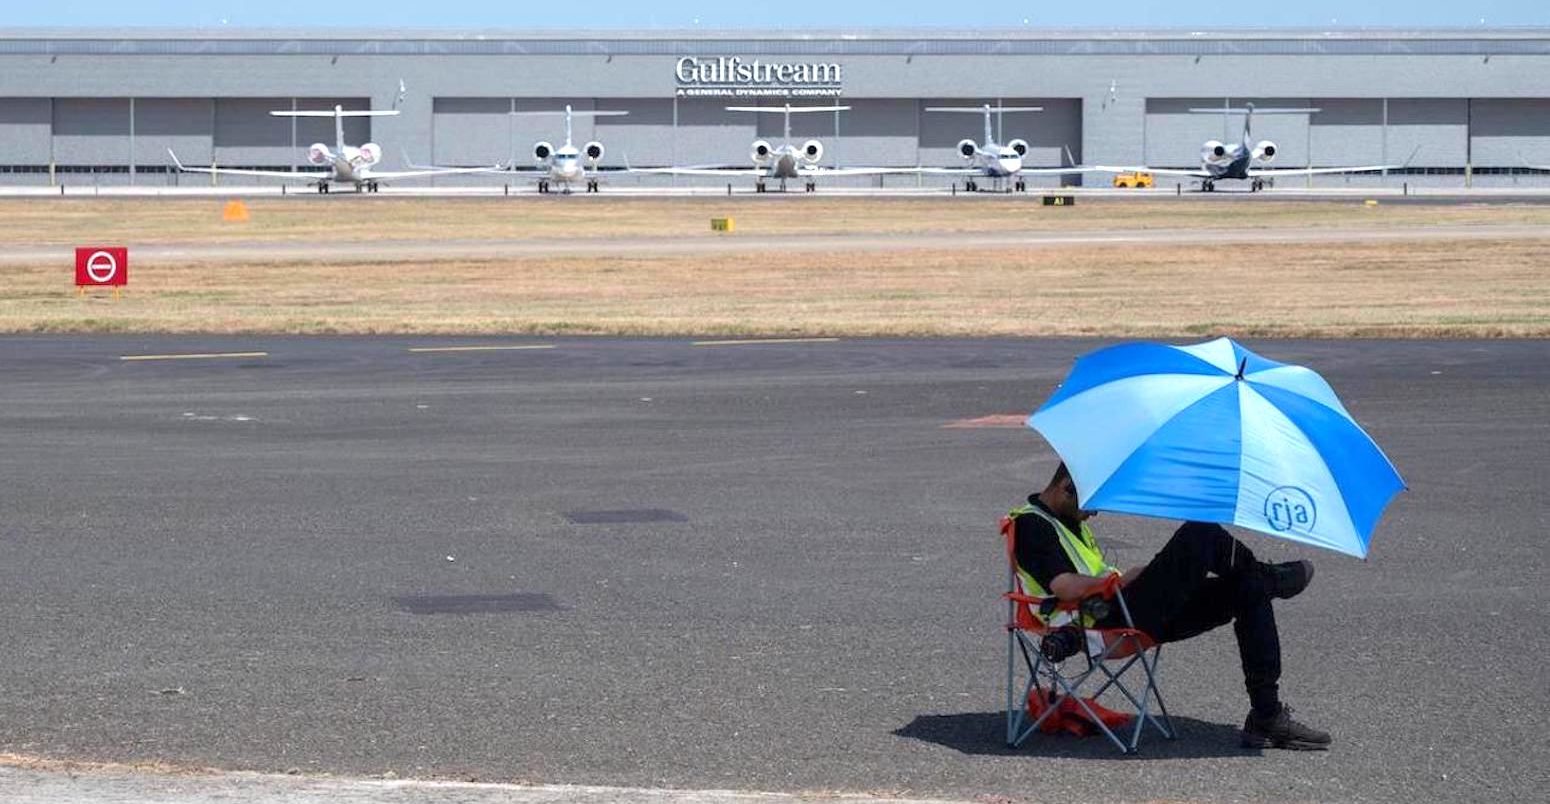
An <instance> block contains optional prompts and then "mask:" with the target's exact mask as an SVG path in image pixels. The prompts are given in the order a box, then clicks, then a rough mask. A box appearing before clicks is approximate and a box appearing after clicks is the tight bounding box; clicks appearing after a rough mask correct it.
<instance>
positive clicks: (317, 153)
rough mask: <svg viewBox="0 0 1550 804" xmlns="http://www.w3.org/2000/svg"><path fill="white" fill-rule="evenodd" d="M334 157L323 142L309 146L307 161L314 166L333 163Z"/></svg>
mask: <svg viewBox="0 0 1550 804" xmlns="http://www.w3.org/2000/svg"><path fill="white" fill-rule="evenodd" d="M333 157H334V155H333V154H332V153H330V152H329V150H328V146H327V145H324V144H323V143H321V142H314V143H312V144H311V145H309V146H307V161H308V162H311V163H312V164H314V165H326V164H328V163H329V162H332V161H333Z"/></svg>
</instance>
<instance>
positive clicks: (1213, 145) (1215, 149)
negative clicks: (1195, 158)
mask: <svg viewBox="0 0 1550 804" xmlns="http://www.w3.org/2000/svg"><path fill="white" fill-rule="evenodd" d="M1200 158H1201V159H1202V160H1204V161H1206V162H1213V163H1222V162H1230V161H1232V155H1231V154H1229V153H1228V151H1227V146H1226V145H1223V144H1222V143H1220V142H1217V141H1216V140H1209V141H1207V142H1206V144H1205V145H1202V146H1200Z"/></svg>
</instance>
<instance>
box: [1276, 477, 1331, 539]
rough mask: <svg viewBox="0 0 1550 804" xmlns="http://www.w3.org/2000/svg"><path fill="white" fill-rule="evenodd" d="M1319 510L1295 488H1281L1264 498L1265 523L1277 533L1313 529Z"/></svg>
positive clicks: (1311, 500)
mask: <svg viewBox="0 0 1550 804" xmlns="http://www.w3.org/2000/svg"><path fill="white" fill-rule="evenodd" d="M1318 516H1319V509H1318V507H1317V506H1315V505H1314V504H1313V497H1312V496H1311V495H1309V494H1308V492H1306V491H1303V490H1302V489H1300V488H1297V487H1296V486H1282V487H1280V488H1278V489H1276V490H1275V491H1272V492H1270V494H1269V495H1268V496H1266V497H1265V521H1267V522H1269V523H1270V527H1272V528H1275V529H1276V530H1278V531H1283V532H1285V531H1289V530H1300V531H1303V532H1304V533H1306V532H1308V531H1310V530H1312V529H1313V523H1314V522H1315V521H1317V520H1318Z"/></svg>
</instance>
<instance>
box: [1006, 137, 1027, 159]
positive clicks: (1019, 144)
mask: <svg viewBox="0 0 1550 804" xmlns="http://www.w3.org/2000/svg"><path fill="white" fill-rule="evenodd" d="M1006 147H1008V148H1011V149H1012V150H1014V151H1016V152H1017V155H1018V156H1027V155H1028V141H1027V140H1012V141H1011V142H1009V143H1007V144H1006Z"/></svg>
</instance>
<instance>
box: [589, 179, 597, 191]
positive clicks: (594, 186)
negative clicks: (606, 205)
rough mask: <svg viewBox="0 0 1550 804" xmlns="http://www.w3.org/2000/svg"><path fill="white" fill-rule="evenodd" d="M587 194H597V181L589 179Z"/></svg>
mask: <svg viewBox="0 0 1550 804" xmlns="http://www.w3.org/2000/svg"><path fill="white" fill-rule="evenodd" d="M587 192H589V193H595V192H597V179H587Z"/></svg>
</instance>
